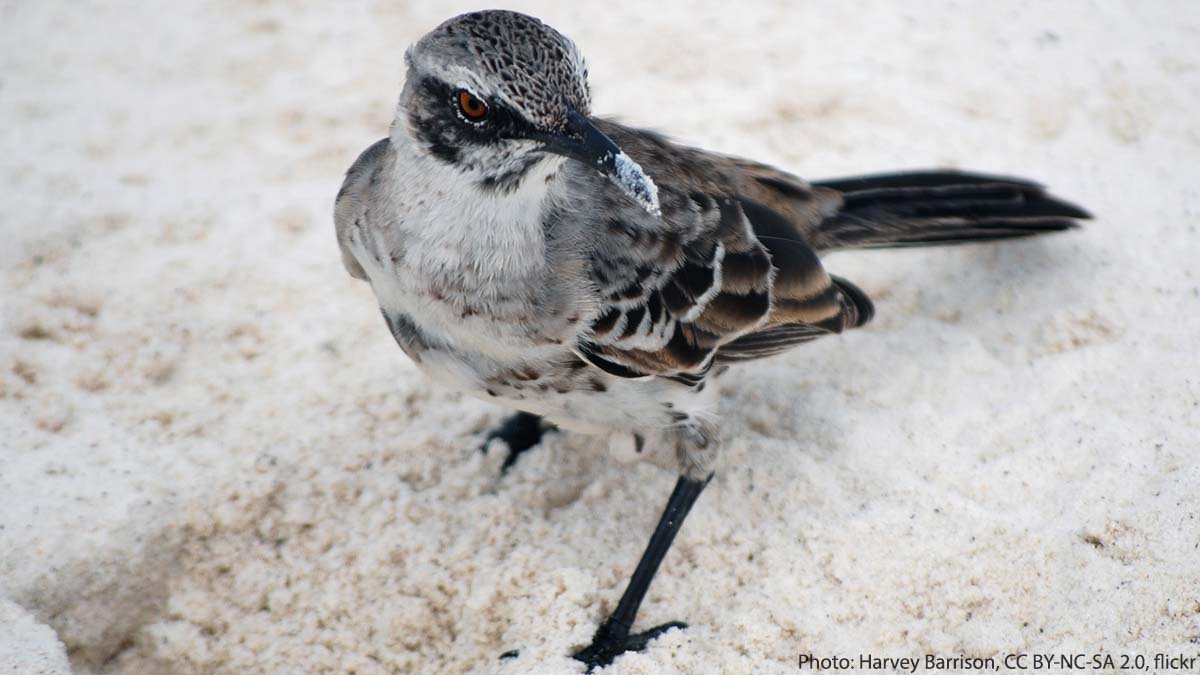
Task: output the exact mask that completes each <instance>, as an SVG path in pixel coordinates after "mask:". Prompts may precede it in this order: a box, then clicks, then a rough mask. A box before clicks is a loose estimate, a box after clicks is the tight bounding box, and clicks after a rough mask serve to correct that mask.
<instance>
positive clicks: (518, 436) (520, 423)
mask: <svg viewBox="0 0 1200 675" xmlns="http://www.w3.org/2000/svg"><path fill="white" fill-rule="evenodd" d="M554 428H555V427H554V425H553V424H550V423H548V422H546V421H545V420H543V419H542V418H541V417H538V416H537V415H534V414H532V413H527V412H519V413H517V414H515V415H512V416H511V417H509V418H508V419H506V420H504V422H503V423H501V424H500V426H499V427H497V428H495V429H492V431H491V432H489V433H488V435H487V438H485V439H483V445H482V446H481V447H480V450H482V451H484V452H486V451H487V447H488V444H489V443H491V442H492V440H493V439H497V438H498V439H500V440H502V441H504V442H505V443H506V444H507V445H508V455H507V456H506V457H505V458H504V464H503V465H502V466H501V467H500V472H501V473H505V472H507V471H508V469H509V468H510V467H511V466H512V465H513V464H516V463H517V459H518V458H519V457H520V456H521V453H523V452H525V451H526V450H528V449H530V448H532V447H533V446H535V445H537V444H538V443H540V442H541V440H542V435H543V434H545V433H546V432H547V431H550V430H552V429H554Z"/></svg>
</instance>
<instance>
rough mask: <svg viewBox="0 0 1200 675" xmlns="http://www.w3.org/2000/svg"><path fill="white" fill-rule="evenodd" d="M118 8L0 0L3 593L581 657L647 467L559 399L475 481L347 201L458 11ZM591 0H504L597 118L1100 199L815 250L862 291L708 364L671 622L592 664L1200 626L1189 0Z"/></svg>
mask: <svg viewBox="0 0 1200 675" xmlns="http://www.w3.org/2000/svg"><path fill="white" fill-rule="evenodd" d="M104 4H107V5H109V6H110V8H108V9H104V8H103V7H101V6H98V5H87V6H82V5H77V4H76V3H62V2H58V3H51V2H39V3H34V2H13V3H4V4H2V5H0V25H3V28H0V32H2V34H3V36H4V39H3V42H0V122H2V124H0V138H2V139H3V143H2V145H0V150H2V153H0V185H3V188H0V190H3V197H4V198H3V207H2V208H0V236H2V238H3V242H4V243H3V245H2V246H0V270H2V272H0V274H2V281H0V284H2V288H0V310H2V313H0V317H2V319H0V320H2V321H3V323H2V324H0V438H2V439H3V441H4V443H3V448H2V449H0V453H2V454H0V595H4V596H7V597H8V598H11V600H12V601H14V602H16V603H18V604H19V605H20V606H21V607H23V608H25V609H26V610H28V611H29V612H30V613H31V614H32V615H33V616H34V617H36V619H37V621H40V622H43V623H45V624H47V625H48V626H50V627H52V628H53V629H54V630H55V631H56V632H57V634H58V636H59V638H60V639H61V640H62V642H63V643H65V645H66V647H67V648H68V649H69V650H70V655H71V658H72V664H73V667H74V669H75V672H77V673H89V672H98V671H105V672H112V673H154V672H162V673H185V674H186V673H210V672H215V673H259V672H261V673H283V672H316V671H320V670H324V669H328V670H332V671H351V670H353V671H354V672H356V673H360V674H362V673H392V672H414V673H415V672H424V673H454V672H464V671H470V672H479V673H486V672H493V671H502V672H508V673H527V672H531V673H551V672H572V669H574V668H576V667H577V664H575V663H574V662H573V661H571V660H570V659H568V658H567V656H566V655H567V654H568V653H569V652H570V651H571V650H572V649H574V648H577V647H579V646H581V645H582V644H584V643H585V642H586V641H587V640H588V638H589V637H590V635H591V633H592V631H593V630H594V628H595V626H596V624H597V622H598V621H599V620H600V618H601V617H602V616H603V615H604V614H606V613H607V611H608V610H609V609H611V607H612V605H613V603H614V602H615V600H616V598H617V596H618V594H619V593H620V590H621V587H622V585H623V583H624V580H625V579H626V577H627V576H628V574H629V572H630V570H631V568H632V566H633V564H634V562H635V560H636V558H637V555H638V554H639V553H640V551H641V548H642V546H643V544H644V542H645V538H646V537H647V536H648V534H649V532H650V530H651V528H652V527H653V523H654V521H655V519H656V518H657V515H658V511H659V509H660V508H661V506H662V504H663V502H664V500H665V498H666V495H667V493H668V491H669V489H670V486H671V483H672V481H673V477H672V476H671V475H670V474H668V473H665V472H663V471H661V470H659V469H656V468H654V467H651V466H647V465H634V466H626V465H620V464H617V463H615V462H614V461H613V460H612V459H610V458H609V457H608V456H607V455H606V454H605V452H604V444H603V442H601V441H599V440H595V439H588V438H581V437H565V436H559V437H555V438H554V439H553V440H550V441H548V442H547V444H546V446H545V447H543V448H541V449H539V450H537V451H535V452H531V453H529V454H528V455H527V456H526V457H524V458H523V459H522V461H521V462H520V464H519V465H518V466H517V468H516V469H515V470H514V471H513V472H511V473H510V474H509V475H508V476H506V477H505V478H503V479H501V478H498V477H497V474H498V465H499V462H500V459H501V457H500V454H499V453H498V452H497V453H494V454H493V455H492V456H489V457H486V458H485V457H481V456H480V455H479V454H478V453H476V452H475V443H476V439H475V437H473V436H472V434H474V433H477V432H479V431H481V430H483V429H484V428H486V427H487V426H488V425H490V424H492V423H494V422H495V421H496V420H498V419H499V418H500V417H501V415H502V412H501V411H499V410H497V409H494V408H491V407H489V406H488V405H486V404H484V403H481V402H476V401H474V400H467V399H460V398H458V397H455V396H451V395H447V394H444V393H440V392H436V391H432V390H431V389H430V388H429V386H428V384H427V383H426V382H425V381H424V380H423V379H422V378H421V377H420V376H419V375H418V373H417V372H416V371H415V370H414V368H413V366H412V365H411V364H409V363H407V362H406V360H405V359H404V357H403V356H402V354H401V353H400V352H399V350H398V349H396V347H395V346H394V344H393V343H392V340H391V338H390V337H389V336H388V334H387V331H386V329H385V327H384V324H383V322H382V321H381V320H380V318H379V314H378V311H377V309H376V308H375V305H374V300H373V298H372V296H371V293H370V291H369V289H368V288H367V287H366V286H365V285H363V284H361V283H359V282H355V281H353V280H351V279H350V278H349V277H347V276H346V274H345V273H344V272H343V270H342V269H341V265H340V262H339V259H338V254H337V250H336V245H335V243H334V240H333V232H332V224H331V222H330V211H331V202H332V198H333V195H334V193H335V192H336V190H337V187H338V184H339V180H340V174H341V172H342V171H344V170H345V168H346V167H347V166H348V165H349V163H350V162H351V161H352V160H353V158H354V157H355V156H356V154H357V153H358V152H359V151H360V150H361V149H362V148H364V147H365V146H366V145H367V144H369V143H370V142H372V141H373V140H375V139H376V138H379V137H380V136H382V135H383V134H384V133H385V130H386V128H387V125H388V123H389V121H390V116H391V111H392V107H393V105H394V100H395V97H396V95H397V93H398V91H399V81H400V79H401V77H402V70H401V63H402V53H403V49H404V47H405V46H407V45H408V44H409V43H410V42H411V41H412V40H414V39H415V38H416V37H418V36H419V35H420V34H422V33H423V32H425V31H426V30H428V29H429V28H431V27H432V26H433V25H435V24H436V23H438V22H439V21H441V20H442V19H444V18H446V17H448V16H450V15H452V14H454V13H457V12H458V11H460V10H463V9H467V8H469V7H468V6H466V5H463V4H460V3H446V5H453V6H445V5H444V4H442V3H438V4H437V6H434V3H427V4H417V5H416V6H413V7H410V8H406V7H405V6H404V5H403V3H400V2H390V1H389V2H379V3H370V4H361V5H354V6H347V7H346V8H344V9H338V10H334V9H330V8H328V7H327V6H326V3H308V6H306V7H301V8H289V7H288V5H289V4H290V3H269V2H262V3H242V2H233V1H227V2H213V3H210V4H207V5H204V6H195V7H188V6H185V3H171V4H170V5H169V7H170V10H169V11H168V10H167V9H165V7H167V6H166V5H164V9H163V10H161V11H160V10H149V9H144V8H145V7H146V5H145V4H144V3H133V2H128V3H122V4H124V5H125V6H122V7H119V8H117V7H112V5H113V4H115V3H104ZM612 4H613V3H610V2H605V3H602V4H599V5H596V6H592V7H588V6H578V7H576V6H572V7H571V8H568V7H566V6H565V3H564V4H563V5H559V4H558V3H550V2H542V3H521V7H522V8H524V9H526V10H527V11H530V12H531V13H534V14H537V15H540V16H542V17H543V18H545V19H546V20H548V21H549V22H550V23H551V24H552V25H554V26H556V27H558V28H560V29H561V30H563V31H565V32H566V33H568V34H569V35H571V36H573V37H574V38H575V39H576V40H577V41H578V42H579V44H580V45H581V47H582V48H583V50H584V52H585V53H586V54H587V55H588V56H589V58H590V62H591V71H592V82H593V86H594V90H595V98H596V103H595V109H596V110H597V111H600V112H620V113H622V114H623V116H624V118H625V119H627V120H630V121H633V122H636V123H642V124H650V125H654V126H657V127H659V128H662V129H665V130H669V131H670V132H672V133H673V134H675V135H676V136H677V137H679V138H682V139H686V140H689V141H693V142H696V143H699V144H703V145H707V146H710V147H714V148H717V149H721V150H724V151H729V152H737V153H741V154H745V155H750V156H755V157H760V158H763V159H766V160H769V161H774V162H777V163H779V164H781V165H783V166H786V167H789V168H791V169H793V170H795V171H797V172H798V173H801V174H802V175H806V176H812V177H827V176H832V175H842V174H850V173H856V172H866V171H874V170H881V169H894V168H901V167H921V166H935V165H949V166H962V167H969V168H974V169H980V170H987V171H994V172H1006V173H1012V174H1019V175H1027V176H1031V177H1034V178H1037V179H1039V180H1043V181H1046V182H1049V183H1051V184H1052V185H1053V187H1054V189H1055V191H1056V192H1057V193H1058V194H1060V195H1062V196H1065V197H1068V198H1071V199H1073V200H1077V201H1079V202H1080V203H1082V204H1084V205H1086V206H1087V207H1088V208H1090V209H1091V210H1093V211H1094V212H1095V213H1096V214H1097V215H1098V219H1097V220H1096V221H1094V222H1092V223H1090V224H1089V226H1088V227H1087V229H1086V230H1084V231H1082V232H1079V233H1072V234H1069V235H1064V236H1058V237H1054V238H1048V239H1044V240H1039V241H1032V242H1023V243H1015V244H1009V245H998V246H981V247H970V248H960V249H954V250H928V251H914V252H879V253H855V254H839V255H837V256H835V257H833V258H832V259H830V260H829V261H828V266H829V267H830V268H831V269H832V270H833V271H835V272H836V273H839V274H842V275H844V276H847V277H849V278H850V279H852V280H854V281H856V282H857V283H859V284H860V285H862V287H863V288H864V289H866V290H867V291H868V292H869V293H870V294H871V295H872V296H873V297H874V298H875V300H876V304H877V308H878V316H877V319H876V321H875V322H874V323H873V324H871V325H870V326H869V327H868V328H867V329H865V330H862V331H857V332H855V333H854V334H851V335H846V336H844V337H842V338H840V339H829V340H825V341H823V342H821V343H819V344H814V345H812V346H807V347H804V348H802V349H798V350H796V351H795V352H793V353H791V354H789V355H787V356H785V357H782V358H778V359H775V360H773V361H770V362H764V363H760V364H756V365H754V366H751V367H747V368H745V369H744V371H743V375H742V377H740V378H731V379H730V383H729V385H727V389H728V391H727V393H726V396H725V398H724V402H723V409H724V412H725V413H726V415H727V419H728V424H727V426H726V432H725V433H726V443H727V447H728V450H727V452H726V454H725V457H724V461H723V468H722V470H721V472H720V474H719V477H718V478H717V480H716V481H714V483H713V485H712V486H711V487H710V489H709V490H708V492H707V493H706V494H705V495H704V496H703V497H702V498H701V500H700V501H699V503H698V505H697V507H696V509H695V511H694V512H693V515H692V517H691V518H690V520H689V521H688V523H687V525H686V527H685V528H684V530H683V532H682V534H681V535H680V537H679V540H678V542H677V543H676V545H675V548H674V550H673V551H672V552H671V554H670V556H669V557H668V558H667V560H666V563H665V566H664V569H663V571H662V573H661V574H660V576H659V578H658V579H657V580H656V581H655V584H654V586H653V587H652V589H651V594H650V597H649V599H648V602H647V605H646V606H645V608H644V610H643V612H642V614H641V616H640V617H639V624H640V625H643V626H648V625H652V624H654V623H659V622H662V621H667V620H672V619H685V620H687V621H689V622H690V623H691V628H689V629H688V630H686V631H682V632H679V631H677V632H672V633H671V634H669V635H667V636H666V637H664V638H662V639H660V640H659V641H657V642H656V643H654V645H653V646H652V648H651V649H650V650H649V651H648V652H646V653H644V654H640V655H630V656H626V657H624V658H622V659H620V660H619V661H618V662H617V664H615V665H614V666H613V667H612V668H611V669H610V670H609V671H608V672H611V673H625V674H629V673H670V672H696V673H748V672H795V663H796V658H797V655H798V654H799V653H801V652H807V653H813V654H815V655H822V656H828V655H834V654H840V655H845V656H852V657H856V656H857V655H858V654H860V653H867V652H871V653H875V654H888V655H911V654H922V653H926V652H929V653H936V654H942V655H954V654H968V655H980V656H986V655H997V654H1004V653H1007V652H1022V651H1024V652H1031V651H1035V650H1036V651H1060V652H1062V651H1069V652H1080V651H1082V652H1092V651H1100V650H1103V651H1106V652H1109V653H1122V652H1128V653H1138V654H1144V655H1151V654H1153V653H1154V652H1157V651H1165V652H1172V653H1192V654H1194V653H1195V652H1197V651H1198V650H1200V575H1198V574H1197V569H1198V562H1197V561H1198V555H1200V550H1198V547H1200V514H1198V511H1200V496H1198V495H1200V489H1198V488H1200V469H1198V468H1197V462H1196V457H1197V450H1198V449H1200V441H1198V440H1197V439H1198V438H1200V402H1198V399H1200V366H1198V365H1197V363H1198V357H1197V354H1196V351H1197V348H1198V347H1200V276H1198V275H1200V273H1198V272H1197V262H1198V261H1200V232H1197V222H1198V221H1200V200H1198V199H1197V195H1198V193H1200V187H1198V186H1200V180H1198V178H1200V170H1198V167H1200V125H1197V123H1196V111H1197V110H1198V109H1200V69H1198V68H1200V66H1198V61H1200V58H1198V57H1200V53H1198V48H1197V47H1196V45H1197V44H1200V16H1198V15H1200V11H1198V10H1197V7H1196V4H1195V3H1194V2H1192V1H1191V0H1181V1H1179V2H1165V1H1164V2H1157V3H1124V4H1118V3H1095V4H1093V3H1084V2H1056V3H1042V2H1023V3H967V2H952V1H949V0H946V1H941V2H936V3H934V2H923V3H920V4H919V5H916V4H914V5H911V6H909V5H905V4H903V3H891V2H882V1H878V2H856V3H805V7H800V8H796V7H791V5H792V4H798V3H779V4H778V5H777V6H773V7H758V8H745V9H738V10H737V11H732V8H733V5H732V4H731V3H713V4H712V5H710V6H707V7H702V8H693V9H686V10H685V9H682V8H677V9H666V8H664V9H656V10H654V11H646V10H644V9H642V8H639V7H638V6H636V5H635V3H625V4H623V5H621V6H612ZM138 6H140V7H142V9H137V7H138ZM5 607H6V609H5V610H4V611H3V612H2V613H0V618H3V619H4V621H0V623H3V622H9V623H10V625H9V626H0V635H5V636H6V637H7V638H8V640H9V642H8V644H5V646H4V647H3V649H0V654H6V653H12V652H11V650H12V647H11V646H9V645H11V644H12V641H13V638H12V636H13V635H16V636H18V637H17V638H16V639H17V640H18V641H19V640H21V639H22V638H20V636H21V635H29V636H30V637H29V638H28V640H29V641H30V644H29V650H38V649H51V652H45V653H47V654H50V653H52V651H53V649H52V646H47V644H46V643H45V642H44V640H43V638H44V637H45V636H44V635H42V634H40V633H36V627H33V628H31V627H30V625H29V624H28V623H27V622H26V621H27V620H26V618H24V617H23V616H21V615H19V614H18V613H17V612H16V610H15V608H11V607H10V606H8V605H6V606H5ZM18 630H19V631H20V632H18ZM30 631H34V632H30ZM34 642H36V644H34ZM0 644H4V643H3V640H0ZM18 644H19V643H18ZM4 649H8V650H9V651H4ZM509 649H520V651H521V656H520V658H518V659H516V660H513V661H509V662H506V663H504V664H501V663H500V662H499V661H497V659H496V656H497V655H498V654H499V653H501V652H503V651H505V650H509ZM29 653H32V651H30V652H29ZM38 653H42V652H38ZM47 658H50V659H51V660H52V659H53V657H47ZM49 662H50V661H48V663H49ZM6 665H8V666H9V669H10V670H12V669H13V668H19V666H16V665H12V664H6ZM0 672H5V671H4V668H3V667H0Z"/></svg>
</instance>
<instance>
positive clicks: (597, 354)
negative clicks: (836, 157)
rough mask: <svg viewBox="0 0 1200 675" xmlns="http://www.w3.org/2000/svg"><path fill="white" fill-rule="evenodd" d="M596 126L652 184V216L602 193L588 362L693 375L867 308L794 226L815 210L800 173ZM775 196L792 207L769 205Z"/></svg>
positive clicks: (585, 342)
mask: <svg viewBox="0 0 1200 675" xmlns="http://www.w3.org/2000/svg"><path fill="white" fill-rule="evenodd" d="M600 124H601V129H602V130H603V131H604V132H605V133H606V134H608V135H609V136H610V137H611V138H612V139H613V140H614V141H615V142H616V143H617V145H619V146H620V147H621V148H622V149H623V150H624V151H625V152H626V153H627V154H628V155H630V156H631V157H632V158H633V159H634V160H635V161H637V162H638V163H639V164H640V165H641V166H642V168H643V169H644V170H645V171H646V172H647V173H648V174H649V175H650V176H651V178H652V179H653V180H654V181H655V183H656V184H657V186H658V190H659V202H660V205H661V207H662V218H661V220H658V219H652V218H650V217H649V216H647V215H646V214H645V213H644V212H641V211H639V210H637V208H636V206H632V207H631V205H630V204H629V203H628V202H627V201H625V202H624V203H622V200H623V199H624V198H623V197H621V196H620V195H619V194H618V193H616V192H615V191H614V190H604V191H602V193H603V196H604V199H606V200H607V202H606V203H602V204H599V205H598V206H599V210H600V212H602V213H604V214H605V216H604V222H603V223H602V224H601V225H600V226H598V227H596V228H594V229H595V231H596V235H595V236H596V237H597V241H596V242H595V244H594V246H593V247H592V253H591V257H590V260H589V264H590V265H589V268H590V275H591V281H592V283H593V285H594V286H595V288H596V289H597V298H598V305H599V311H598V312H597V313H596V316H595V318H594V319H593V320H592V321H591V322H590V324H589V325H588V326H587V327H586V328H585V329H584V330H583V331H582V332H581V334H580V338H579V341H578V344H577V351H578V353H579V354H580V356H582V357H583V358H584V359H585V360H587V361H588V362H590V363H591V364H592V365H594V366H596V367H598V368H601V369H602V370H605V371H607V372H609V373H610V374H613V375H618V376H621V377H645V376H666V377H673V378H677V379H682V380H684V381H688V382H690V383H696V382H699V381H700V380H701V379H702V378H703V376H704V374H705V373H706V372H707V370H708V369H709V367H710V366H711V365H712V363H713V362H714V360H729V361H733V360H744V359H748V358H757V357H759V356H766V355H769V354H773V353H777V352H778V351H782V350H783V349H786V348H787V347H790V346H792V345H795V344H798V343H800V342H804V341H807V340H810V339H812V338H813V337H816V336H818V335H825V334H830V333H837V332H841V330H842V329H843V328H844V327H846V326H852V325H858V324H859V323H861V319H865V318H866V316H864V315H865V314H869V312H860V308H861V307H862V303H863V302H865V303H866V306H867V307H869V304H870V303H869V301H866V300H865V298H866V296H865V295H862V293H861V291H858V290H857V289H853V291H852V292H851V291H848V290H847V288H853V287H852V286H850V285H849V284H847V283H845V282H841V281H840V280H835V279H834V278H832V277H830V275H829V274H827V273H826V272H825V269H824V268H823V267H822V266H821V263H820V260H819V259H818V258H817V255H816V253H815V252H813V250H812V249H811V248H810V247H809V246H808V245H807V244H806V243H805V242H804V241H803V240H802V239H801V238H800V237H798V236H797V235H796V234H795V232H796V229H795V228H796V225H795V224H794V220H795V219H796V213H799V212H802V211H803V210H804V209H806V208H807V209H812V210H814V213H816V212H817V210H819V209H820V208H821V205H820V204H819V203H818V202H819V196H818V197H810V198H809V199H811V203H809V204H808V205H804V204H803V203H802V202H803V199H801V193H802V192H803V191H804V190H805V189H806V188H805V184H804V183H803V182H802V181H800V179H798V178H795V177H792V176H788V175H787V174H783V173H781V172H777V171H775V170H773V169H770V168H769V167H765V166H762V165H756V164H751V163H748V162H744V161H741V160H736V159H732V158H727V157H723V156H720V155H715V154H712V153H706V152H703V151H700V150H695V149H692V148H687V147H682V146H678V145H675V144H672V143H671V142H669V141H667V140H666V139H664V138H662V137H660V136H658V135H655V134H653V133H650V132H644V131H638V130H633V129H629V128H626V127H623V126H621V125H619V124H616V123H613V122H609V121H602V122H601V123H600ZM756 176H761V179H760V178H758V177H756ZM759 185H762V186H765V187H761V188H760V187H757V186H759ZM789 192H790V193H791V196H789ZM806 194H809V195H812V194H813V193H812V192H811V191H810V192H808V193H806ZM785 199H791V200H792V201H796V202H797V205H796V206H792V207H787V208H786V209H780V207H779V204H783V203H785V202H784V200H785ZM781 210H783V211H785V212H786V213H781ZM789 232H790V233H791V234H790V236H786V235H787V234H788V233H789ZM856 296H861V298H862V300H861V301H857V300H856Z"/></svg>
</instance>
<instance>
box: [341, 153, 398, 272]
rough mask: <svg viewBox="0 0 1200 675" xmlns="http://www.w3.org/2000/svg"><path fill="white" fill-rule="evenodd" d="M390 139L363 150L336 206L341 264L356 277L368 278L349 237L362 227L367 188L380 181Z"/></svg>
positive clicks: (351, 167) (343, 184)
mask: <svg viewBox="0 0 1200 675" xmlns="http://www.w3.org/2000/svg"><path fill="white" fill-rule="evenodd" d="M389 149H390V147H389V142H388V139H386V138H384V139H380V140H378V141H376V142H375V143H373V144H372V145H371V146H370V147H369V148H367V149H366V150H363V151H362V154H360V155H359V156H358V159H356V160H354V164H351V165H350V169H349V170H348V171H346V178H345V180H343V181H342V187H341V189H340V190H338V194H337V199H336V200H335V201H334V205H333V224H334V227H335V228H336V230H337V240H338V247H339V248H341V250H342V265H343V266H345V268H346V271H347V272H349V273H350V276H352V277H354V278H355V279H362V280H364V281H365V280H366V278H367V273H366V271H364V270H363V268H362V266H361V265H359V264H358V261H357V260H355V258H354V254H353V253H351V252H350V237H351V233H352V232H353V230H354V228H356V227H361V226H362V219H363V218H365V215H366V209H367V200H368V196H369V195H368V194H367V190H368V188H369V187H370V186H371V185H372V184H373V183H374V182H375V181H376V180H378V173H377V172H378V171H379V169H380V168H381V165H382V161H383V158H384V157H385V156H386V155H387V152H388V150H389Z"/></svg>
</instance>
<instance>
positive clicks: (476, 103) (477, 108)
mask: <svg viewBox="0 0 1200 675" xmlns="http://www.w3.org/2000/svg"><path fill="white" fill-rule="evenodd" d="M458 107H459V109H460V110H462V113H463V114H464V115H466V116H467V119H472V120H481V119H483V118H484V117H487V113H488V107H487V104H486V103H484V102H483V101H481V100H479V99H477V98H475V97H474V96H472V95H471V92H469V91H460V92H458Z"/></svg>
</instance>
